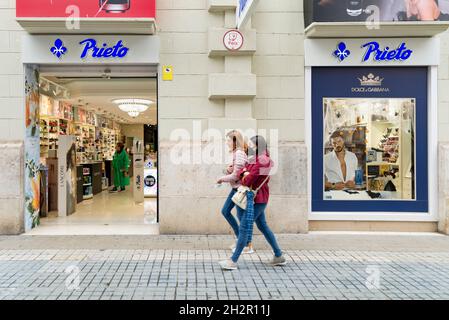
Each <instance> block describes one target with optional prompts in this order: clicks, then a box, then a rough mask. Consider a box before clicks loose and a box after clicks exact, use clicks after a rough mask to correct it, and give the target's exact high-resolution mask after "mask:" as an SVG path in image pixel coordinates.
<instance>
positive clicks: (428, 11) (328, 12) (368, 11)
mask: <svg viewBox="0 0 449 320" xmlns="http://www.w3.org/2000/svg"><path fill="white" fill-rule="evenodd" d="M374 8H377V10H378V12H377V13H376V12H374ZM304 12H305V21H306V26H308V25H309V24H311V23H312V22H354V21H371V20H370V19H372V18H373V16H374V15H375V14H378V15H379V20H380V21H385V22H390V21H391V22H396V23H401V22H403V21H415V22H417V21H448V20H449V0H396V1H393V0H306V1H304Z"/></svg>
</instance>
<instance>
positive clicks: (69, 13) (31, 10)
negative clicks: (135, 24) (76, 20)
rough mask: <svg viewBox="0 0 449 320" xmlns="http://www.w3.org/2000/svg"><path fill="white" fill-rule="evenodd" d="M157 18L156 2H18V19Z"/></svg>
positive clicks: (144, 0) (141, 0)
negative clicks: (76, 17) (75, 17)
mask: <svg viewBox="0 0 449 320" xmlns="http://www.w3.org/2000/svg"><path fill="white" fill-rule="evenodd" d="M74 15H77V16H78V17H80V18H90V19H92V18H111V19H117V18H155V16H156V1H155V0H76V1H73V0H32V1H30V0H16V16H17V18H44V17H46V18H65V17H73V16H74Z"/></svg>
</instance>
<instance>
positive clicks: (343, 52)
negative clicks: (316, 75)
mask: <svg viewBox="0 0 449 320" xmlns="http://www.w3.org/2000/svg"><path fill="white" fill-rule="evenodd" d="M350 54H351V51H349V50H348V49H347V48H346V43H344V42H340V43H339V44H338V46H337V50H335V51H334V56H336V57H337V58H338V59H339V60H340V61H343V60H345V59H346V58H347V57H349V55H350Z"/></svg>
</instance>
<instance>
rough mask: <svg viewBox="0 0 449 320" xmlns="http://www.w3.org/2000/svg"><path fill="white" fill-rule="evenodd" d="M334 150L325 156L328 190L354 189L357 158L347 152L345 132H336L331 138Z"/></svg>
mask: <svg viewBox="0 0 449 320" xmlns="http://www.w3.org/2000/svg"><path fill="white" fill-rule="evenodd" d="M330 143H331V145H332V148H333V149H334V150H332V151H331V152H329V153H328V154H326V155H325V156H324V175H325V188H326V190H343V189H353V188H354V187H355V171H356V170H357V164H358V160H357V156H356V155H355V154H354V153H352V152H351V151H348V150H346V147H345V141H344V139H343V132H341V131H338V130H337V131H335V132H334V133H333V134H332V135H331V137H330Z"/></svg>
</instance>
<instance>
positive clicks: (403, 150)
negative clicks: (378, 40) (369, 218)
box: [323, 98, 416, 200]
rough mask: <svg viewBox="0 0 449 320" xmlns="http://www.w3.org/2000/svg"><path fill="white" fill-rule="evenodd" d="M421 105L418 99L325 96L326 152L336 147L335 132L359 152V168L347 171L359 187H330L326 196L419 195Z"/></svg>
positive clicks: (387, 197) (392, 197)
mask: <svg viewBox="0 0 449 320" xmlns="http://www.w3.org/2000/svg"><path fill="white" fill-rule="evenodd" d="M415 104H416V102H415V99H377V98H364V99H358V98H325V99H324V101H323V106H324V110H325V112H324V115H325V116H324V119H323V120H324V126H323V127H324V153H323V155H324V156H326V155H327V154H329V153H330V152H333V151H334V147H333V146H332V141H331V140H332V139H331V137H332V135H333V134H334V135H335V132H337V133H338V134H339V135H340V136H341V138H343V140H344V146H345V149H346V151H349V152H351V153H353V154H355V156H356V157H357V163H356V164H355V168H356V170H355V172H349V171H348V173H347V175H348V176H349V175H351V176H352V177H354V179H353V180H354V184H355V187H351V188H347V187H345V188H343V189H342V190H336V189H326V187H325V190H324V199H325V200H376V199H379V200H380V199H381V200H414V199H415V191H414V190H415V173H414V170H415V166H414V163H415V152H414V150H415V142H414V136H415V107H416V105H415ZM336 161H338V160H336ZM346 165H347V168H349V167H350V166H349V164H348V163H347V164H346ZM324 167H325V168H324V179H325V181H326V180H327V177H326V164H324ZM352 167H354V166H352ZM328 170H329V169H328ZM348 170H349V169H348Z"/></svg>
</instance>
